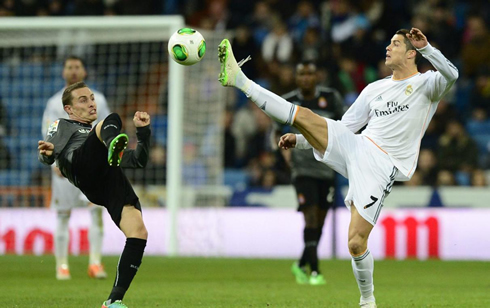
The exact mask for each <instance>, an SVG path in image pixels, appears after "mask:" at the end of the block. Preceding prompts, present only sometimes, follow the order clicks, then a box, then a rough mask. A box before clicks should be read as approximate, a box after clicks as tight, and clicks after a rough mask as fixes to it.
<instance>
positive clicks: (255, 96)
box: [236, 71, 298, 125]
mask: <svg viewBox="0 0 490 308" xmlns="http://www.w3.org/2000/svg"><path fill="white" fill-rule="evenodd" d="M236 87H237V88H239V89H240V90H242V91H243V93H245V95H246V96H247V97H248V98H250V99H251V100H252V101H253V102H254V103H255V105H257V106H258V107H259V108H260V109H262V110H263V111H264V112H265V113H266V114H267V115H268V116H269V117H271V118H272V119H273V120H275V121H277V122H279V123H281V124H286V125H293V123H294V118H295V116H296V113H297V112H298V106H296V105H294V104H291V103H290V102H288V101H287V100H285V99H284V98H282V97H280V96H279V95H277V94H274V93H272V92H271V91H269V90H266V89H264V88H262V87H261V86H259V85H258V84H256V83H255V82H253V81H251V80H250V79H248V78H247V76H245V74H244V73H243V72H241V71H240V72H239V73H238V75H237V77H236Z"/></svg>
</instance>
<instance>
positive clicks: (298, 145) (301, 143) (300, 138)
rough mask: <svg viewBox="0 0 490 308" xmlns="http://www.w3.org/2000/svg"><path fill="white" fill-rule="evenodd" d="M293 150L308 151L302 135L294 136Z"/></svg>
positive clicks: (307, 145)
mask: <svg viewBox="0 0 490 308" xmlns="http://www.w3.org/2000/svg"><path fill="white" fill-rule="evenodd" d="M295 148H296V149H299V150H307V149H310V148H311V146H310V144H309V143H308V141H307V140H306V138H305V137H304V136H303V135H301V134H296V146H295Z"/></svg>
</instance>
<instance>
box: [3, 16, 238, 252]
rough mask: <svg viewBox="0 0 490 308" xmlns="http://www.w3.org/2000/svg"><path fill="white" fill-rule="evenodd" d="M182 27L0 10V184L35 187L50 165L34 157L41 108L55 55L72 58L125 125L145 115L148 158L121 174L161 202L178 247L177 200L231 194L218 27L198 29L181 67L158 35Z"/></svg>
mask: <svg viewBox="0 0 490 308" xmlns="http://www.w3.org/2000/svg"><path fill="white" fill-rule="evenodd" d="M182 27H184V19H183V18H182V16H133V17H116V16H114V17H112V16H111V17H53V18H49V17H43V18H35V17H34V18H30V17H26V18H15V17H14V18H10V17H8V18H0V79H1V80H2V83H1V86H0V89H1V91H0V94H1V95H0V96H1V97H0V99H1V100H2V105H3V109H4V110H5V111H4V113H3V114H6V117H5V116H4V118H3V120H2V121H1V122H2V123H0V125H2V126H4V127H5V133H4V135H3V136H2V137H4V138H3V139H4V142H5V143H6V145H7V148H8V149H9V151H10V152H11V153H12V154H14V155H12V156H13V157H12V158H13V159H12V162H11V165H10V167H9V168H8V169H7V170H2V171H0V187H1V188H2V189H3V188H6V189H7V190H8V189H10V191H13V190H14V188H15V189H18V187H21V188H26V189H28V190H29V189H32V191H35V188H36V187H37V188H39V187H40V186H43V185H46V180H47V178H49V176H46V174H49V169H46V168H45V167H43V166H42V165H41V164H40V163H38V162H37V158H36V157H37V150H36V148H37V140H38V139H40V138H42V136H41V118H42V112H43V110H44V107H45V105H46V102H47V100H48V98H49V97H51V96H52V95H53V94H55V93H56V92H58V91H59V90H61V89H62V88H63V86H64V81H63V79H62V78H61V72H62V63H63V59H64V58H65V57H66V56H68V55H76V56H79V57H81V58H82V59H84V60H85V66H86V69H87V72H88V77H87V80H86V82H87V84H89V86H91V87H92V88H94V89H96V90H99V91H100V92H102V93H103V94H104V95H105V96H106V98H107V101H108V103H109V107H110V108H111V111H115V112H118V113H120V114H122V115H124V116H126V117H128V118H127V119H126V120H125V119H124V118H123V121H125V123H124V126H125V129H126V130H129V128H130V126H131V124H132V123H131V122H130V120H131V119H132V113H134V111H136V110H144V111H148V112H149V113H150V115H151V116H152V119H151V121H152V128H153V131H152V138H153V141H154V144H153V146H152V153H151V158H150V163H149V166H148V168H147V169H145V170H136V171H127V174H128V176H129V178H130V179H131V181H133V183H135V185H136V187H137V188H139V189H138V193H139V194H140V197H142V199H144V197H145V196H146V197H147V198H146V199H145V200H149V201H148V202H150V203H151V202H153V203H155V204H157V205H160V206H161V205H163V204H165V206H166V207H167V209H168V214H169V217H168V220H167V221H166V225H167V234H168V236H167V238H166V240H167V243H168V252H169V254H170V255H175V254H177V253H178V243H177V229H178V228H177V221H178V220H177V210H178V208H180V207H182V206H184V207H189V206H216V205H221V204H223V200H224V198H226V196H228V194H229V192H228V191H227V190H226V189H224V188H223V187H224V186H222V183H223V163H222V162H223V159H222V155H223V154H222V153H223V128H222V125H221V124H222V114H223V112H224V108H225V99H224V90H223V89H222V87H220V85H219V83H218V82H217V76H218V74H219V63H218V61H217V58H216V56H215V52H216V48H215V47H216V46H218V44H219V40H220V39H222V38H223V34H221V35H216V34H215V33H213V32H206V31H201V33H202V34H203V36H204V38H205V39H206V42H207V54H206V55H205V57H204V59H203V60H202V61H201V62H200V63H198V64H196V65H194V66H191V67H183V66H180V65H178V64H176V63H175V62H173V61H171V60H170V61H169V58H168V55H167V43H166V42H167V40H168V38H169V37H170V35H171V34H172V33H173V32H175V31H176V30H177V29H179V28H182ZM167 72H168V73H167ZM60 104H61V102H60ZM133 137H134V136H133ZM130 138H131V137H130ZM134 139H135V138H133V140H134ZM130 140H131V139H130ZM21 149H22V151H21ZM24 153H27V154H24ZM165 155H166V157H167V159H166V163H164V162H162V160H163V161H165ZM165 183H166V189H165V190H162V189H160V187H162V186H163V185H164V184H165ZM37 188H36V189H37ZM29 191H30V190H29ZM165 193H166V198H165V197H164V196H162V195H164V194H165ZM2 199H3V198H2ZM2 202H3V200H2ZM142 203H143V202H142ZM23 205H24V206H25V205H27V206H32V204H30V203H29V202H27V203H25V204H23ZM143 205H145V204H144V203H143ZM0 206H2V205H0ZM14 206H16V205H14Z"/></svg>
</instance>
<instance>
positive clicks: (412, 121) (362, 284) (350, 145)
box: [219, 28, 458, 307]
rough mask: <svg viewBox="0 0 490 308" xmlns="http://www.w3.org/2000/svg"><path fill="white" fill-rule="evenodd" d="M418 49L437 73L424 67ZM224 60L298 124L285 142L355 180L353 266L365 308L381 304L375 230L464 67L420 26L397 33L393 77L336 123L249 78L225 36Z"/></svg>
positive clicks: (225, 75) (235, 79)
mask: <svg viewBox="0 0 490 308" xmlns="http://www.w3.org/2000/svg"><path fill="white" fill-rule="evenodd" d="M419 53H420V54H421V55H422V56H423V57H424V58H426V59H427V60H429V62H430V63H431V64H432V65H433V66H434V67H435V68H436V70H437V71H428V72H426V73H423V74H422V73H420V72H418V69H417V60H418V58H419V57H420V55H419ZM219 60H220V62H221V73H220V78H219V81H220V82H221V84H222V85H223V86H234V87H237V88H239V89H241V90H242V91H243V92H244V93H245V94H246V95H247V96H248V97H250V98H251V100H252V101H254V102H255V104H256V105H257V106H258V107H259V108H260V109H262V110H263V111H264V112H265V113H266V114H267V115H269V116H270V117H271V118H273V119H275V120H276V121H278V122H280V123H284V124H289V125H292V126H294V127H296V128H297V129H299V131H300V132H301V134H297V135H295V134H286V135H284V136H282V137H281V139H280V141H279V146H280V147H282V148H284V149H288V148H293V147H296V148H313V151H314V154H315V157H316V158H317V159H318V160H320V161H322V162H324V163H325V164H327V165H329V166H330V167H332V168H333V169H334V170H335V171H337V172H339V173H340V174H342V175H344V176H345V177H347V178H348V179H349V191H348V193H347V196H346V198H345V204H346V206H347V208H349V209H350V212H351V221H350V225H349V233H348V247H349V251H350V253H351V255H352V269H353V272H354V276H355V278H356V281H357V284H358V286H359V290H360V292H361V300H360V306H361V307H376V300H375V298H374V294H373V292H374V285H373V271H374V261H373V257H372V254H371V253H370V252H369V249H368V248H367V244H368V238H369V234H370V233H371V230H372V229H373V227H374V225H375V224H376V221H377V219H378V217H379V213H380V211H381V208H382V206H383V202H384V198H385V197H386V196H387V195H388V194H389V192H390V191H391V188H392V185H393V182H394V181H395V180H401V181H404V180H405V181H406V180H409V179H410V178H411V177H412V175H413V173H414V171H415V167H416V166H417V160H418V153H419V149H420V141H421V139H422V137H423V135H424V133H425V131H426V129H427V126H428V124H429V122H430V120H431V119H432V116H433V115H434V113H435V111H436V108H437V105H438V103H439V101H440V100H441V98H442V97H443V96H444V94H446V93H447V92H448V91H449V89H450V88H451V86H452V85H453V84H454V83H455V82H456V79H457V78H458V70H457V69H456V67H455V66H454V65H453V64H452V63H451V62H449V60H447V59H446V58H445V57H444V56H443V55H442V53H441V52H440V51H439V50H437V49H436V48H434V47H432V46H431V45H430V44H429V43H428V41H427V38H426V37H425V35H424V34H423V33H422V32H421V31H420V30H419V29H416V28H412V29H411V30H410V31H408V30H404V29H402V30H399V31H397V32H396V34H395V35H394V36H393V37H392V39H391V42H390V44H389V45H388V46H387V47H386V61H385V64H386V65H387V66H388V67H389V68H390V69H391V70H392V71H393V75H392V76H389V77H387V78H385V79H382V80H378V81H376V82H373V83H371V84H369V85H368V86H366V88H365V89H364V90H363V91H362V92H361V94H360V95H359V97H358V98H357V100H356V101H355V102H354V104H353V105H352V106H351V107H350V108H349V110H348V111H347V112H346V113H345V115H344V116H343V117H342V120H341V121H333V120H331V119H326V118H323V117H321V116H319V115H317V114H315V113H313V112H312V111H311V110H309V109H307V108H303V107H300V106H296V105H294V104H291V103H290V102H288V101H286V100H284V99H283V98H281V97H279V96H277V95H275V94H274V93H271V92H270V91H267V90H265V89H263V88H261V87H260V86H258V85H257V84H255V83H254V82H252V81H251V80H249V79H248V78H247V77H246V76H245V75H244V74H243V72H242V71H241V70H240V68H239V64H237V62H236V60H235V58H234V56H233V52H232V50H231V45H230V43H229V41H228V40H226V39H225V40H223V41H222V42H221V44H220V46H219ZM243 63H244V61H242V63H241V64H243ZM366 125H367V126H366ZM364 126H366V129H364V130H363V131H362V133H361V134H358V135H356V134H355V133H356V132H358V131H359V130H360V129H361V128H363V127H364Z"/></svg>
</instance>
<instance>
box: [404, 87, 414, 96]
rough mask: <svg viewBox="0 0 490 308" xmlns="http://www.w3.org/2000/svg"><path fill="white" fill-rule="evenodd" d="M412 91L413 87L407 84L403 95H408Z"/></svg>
mask: <svg viewBox="0 0 490 308" xmlns="http://www.w3.org/2000/svg"><path fill="white" fill-rule="evenodd" d="M412 92H413V88H412V85H410V84H409V85H408V86H407V88H406V89H405V95H406V96H409V95H410V94H412Z"/></svg>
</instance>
